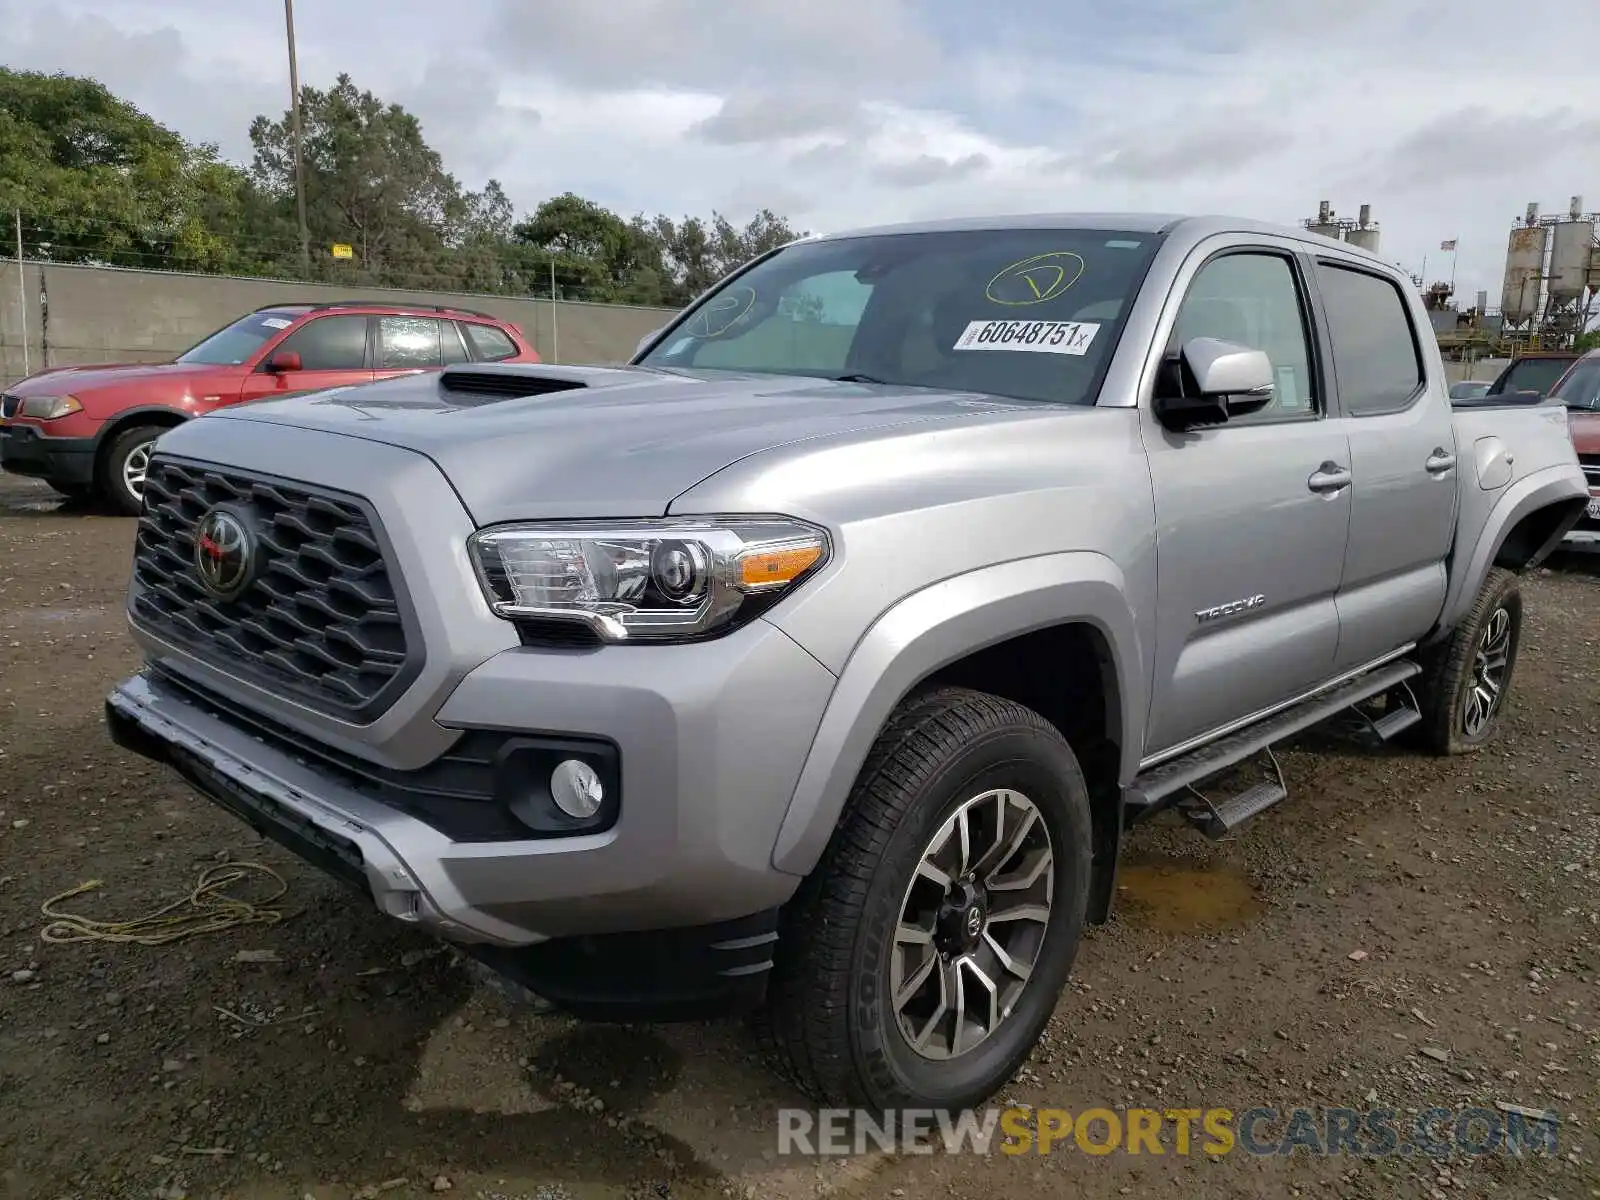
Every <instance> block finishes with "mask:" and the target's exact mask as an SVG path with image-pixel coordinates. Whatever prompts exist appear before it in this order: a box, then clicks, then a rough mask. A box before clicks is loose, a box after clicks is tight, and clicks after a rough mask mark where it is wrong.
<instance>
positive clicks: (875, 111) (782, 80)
mask: <svg viewBox="0 0 1600 1200" xmlns="http://www.w3.org/2000/svg"><path fill="white" fill-rule="evenodd" d="M1512 19H1513V18H1510V17H1508V16H1507V12H1506V10H1505V8H1504V5H1503V3H1501V2H1500V0H1453V2H1452V4H1451V5H1450V6H1449V7H1448V9H1445V8H1441V7H1439V6H1438V4H1437V3H1436V2H1435V0H1345V3H1343V4H1341V5H1339V6H1338V8H1337V10H1329V9H1328V8H1327V6H1326V5H1321V4H1314V3H1312V2H1311V0H1216V3H1213V4H1208V5H1199V4H1195V3H1193V2H1192V0H1127V2H1126V3H1123V4H1120V5H1109V6H1107V5H1102V6H1073V7H1072V9H1071V10H1070V11H1069V12H1068V13H1067V14H1066V15H1065V16H1064V15H1063V10H1062V6H1061V5H1060V3H1059V0H1012V2H1011V3H1009V4H1006V5H1003V6H990V7H988V8H985V9H982V10H978V11H976V12H975V11H974V10H973V8H972V6H971V5H970V3H969V2H968V0H807V2H806V3H803V4H796V3H794V0H746V2H745V3H743V4H741V5H739V6H737V7H736V8H731V9H730V8H729V6H728V5H726V4H725V3H724V2H723V0H612V2H611V3H609V4H605V5H598V4H595V3H593V2H592V0H540V3H538V4H529V3H526V0H458V2H457V3H455V4H454V5H452V6H451V7H450V8H449V9H448V11H446V12H441V10H440V9H439V8H438V7H437V5H436V4H434V3H432V0H384V2H383V3H381V4H380V3H379V2H378V0H340V3H339V4H338V5H310V4H307V5H301V6H299V9H298V10H297V12H296V21H297V26H298V28H297V33H298V37H299V46H300V69H301V75H302V78H303V79H304V80H305V82H307V83H310V84H314V85H316V86H322V87H325V86H327V85H328V84H329V83H331V82H332V79H333V76H334V75H335V74H336V73H337V72H339V71H341V70H344V71H349V72H350V73H351V75H352V76H353V77H354V78H355V80H356V82H357V84H358V85H359V86H361V87H364V88H371V89H372V90H374V91H375V92H377V93H378V94H379V95H381V96H384V97H385V98H388V99H394V100H399V101H402V102H403V103H405V104H406V105H407V106H408V107H410V108H411V109H412V111H414V112H416V113H417V115H418V116H419V117H420V119H421V120H422V122H423V127H424V130H425V132H426V134H427V136H428V138H429V140H430V141H431V142H432V144H433V145H434V146H435V147H436V148H437V149H438V150H439V151H440V153H441V154H442V155H443V156H444V159H445V162H446V163H447V165H448V166H449V167H450V169H451V170H452V171H453V172H455V173H456V174H457V175H458V177H460V178H461V179H462V181H463V182H464V183H466V184H467V185H468V186H471V187H478V186H481V184H482V182H483V180H484V179H485V178H487V177H488V176H490V175H493V176H495V177H498V178H499V179H500V180H501V181H502V183H503V184H504V185H505V187H506V190H507V192H508V194H509V195H510V196H511V197H512V199H513V200H514V201H515V202H516V203H518V204H519V205H520V206H521V207H523V208H524V209H530V208H532V207H534V206H535V205H537V204H538V203H539V202H540V201H541V200H543V199H544V198H546V197H548V196H550V195H554V194H557V193H559V192H563V191H567V190H569V189H570V190H573V191H577V192H579V193H580V194H583V195H586V196H589V197H591V198H593V199H595V200H597V201H599V202H601V203H604V204H607V205H610V206H612V207H614V208H616V209H618V210H619V211H621V212H623V213H624V214H629V215H631V214H632V213H634V212H639V211H643V212H649V213H654V212H668V213H677V214H682V213H694V212H699V213H705V212H709V211H710V210H712V209H720V210H721V211H723V212H725V213H727V214H728V215H729V217H730V218H732V219H741V218H743V217H747V216H748V215H749V214H750V213H751V212H753V211H754V210H755V209H757V208H760V207H771V208H772V209H774V210H775V211H779V212H785V211H787V212H790V213H793V214H795V215H796V218H797V219H799V217H800V215H801V213H802V211H803V213H804V223H805V224H806V225H807V226H808V227H811V228H816V229H828V228H840V227H847V226H858V225H867V224H875V223H879V222H883V221H894V220H900V219H919V218H923V217H928V216H936V215H944V214H954V213H986V212H1000V211H1011V212H1027V211H1048V210H1061V209H1101V210H1118V209H1139V210H1146V211H1161V212H1173V211H1180V212H1181V211H1206V212H1235V213H1238V214H1240V215H1243V216H1251V217H1258V218H1264V219H1267V220H1276V221H1281V222H1286V223H1291V224H1292V223H1296V222H1298V221H1300V220H1302V219H1304V218H1306V217H1309V216H1310V215H1312V214H1313V213H1314V212H1315V211H1316V205H1317V202H1318V201H1319V200H1322V199H1327V200H1330V201H1331V202H1332V203H1333V204H1334V206H1335V207H1336V208H1337V209H1338V211H1339V212H1341V213H1347V212H1354V211H1355V209H1356V207H1357V205H1359V204H1362V203H1370V204H1372V205H1373V210H1374V214H1375V216H1376V217H1377V219H1378V220H1379V221H1380V222H1381V224H1382V230H1383V243H1382V250H1381V252H1382V253H1383V255H1384V256H1385V257H1387V258H1391V259H1394V260H1398V261H1401V262H1403V263H1405V264H1406V265H1407V266H1408V267H1409V268H1410V269H1413V270H1420V269H1421V267H1422V260H1423V258H1424V257H1425V256H1426V257H1427V260H1428V274H1429V275H1430V276H1436V275H1437V274H1439V273H1441V272H1442V273H1443V274H1446V275H1447V274H1448V272H1449V269H1450V265H1451V264H1448V263H1445V261H1444V260H1445V259H1446V258H1447V257H1448V256H1446V255H1441V253H1440V251H1439V250H1438V245H1439V242H1440V241H1441V240H1445V239H1450V238H1457V239H1459V244H1460V247H1461V251H1460V254H1459V257H1458V258H1457V260H1456V261H1455V262H1454V267H1455V269H1456V275H1457V283H1458V286H1459V287H1460V289H1461V291H1462V292H1463V294H1467V295H1470V294H1471V292H1472V291H1473V290H1475V289H1476V288H1479V287H1487V288H1489V289H1490V290H1491V291H1493V292H1498V287H1499V274H1500V269H1501V262H1502V256H1503V253H1504V247H1505V240H1506V232H1507V230H1508V229H1509V227H1510V225H1511V224H1512V222H1513V221H1514V220H1515V219H1516V217H1517V216H1518V215H1519V214H1520V213H1521V212H1522V210H1523V208H1524V207H1525V206H1526V204H1527V203H1528V202H1529V201H1538V202H1540V203H1541V204H1542V205H1543V206H1544V209H1545V211H1547V212H1551V211H1557V210H1564V209H1565V207H1566V204H1567V200H1568V197H1569V196H1571V195H1572V194H1573V193H1575V192H1582V191H1583V190H1584V189H1585V187H1586V186H1588V187H1589V188H1590V189H1591V190H1592V191H1593V192H1594V193H1595V194H1594V195H1593V196H1592V197H1591V203H1590V205H1589V207H1591V208H1595V207H1600V181H1595V180H1594V179H1592V178H1586V176H1585V172H1586V171H1589V170H1591V169H1592V165H1593V164H1594V163H1595V162H1597V161H1600V130H1597V129H1596V118H1595V117H1594V116H1593V115H1591V113H1590V112H1589V111H1588V110H1586V109H1584V108H1583V106H1582V104H1581V100H1580V99H1579V98H1581V97H1584V96H1587V95H1589V94H1590V93H1591V92H1592V91H1593V80H1594V67H1593V58H1592V55H1593V47H1594V46H1595V45H1597V44H1600V8H1597V7H1596V6H1594V5H1587V6H1585V5H1581V4H1580V5H1574V4H1572V3H1570V0H1522V3H1521V4H1519V5H1518V7H1517V9H1516V12H1515V16H1514V21H1515V25H1514V26H1513V25H1512V24H1510V22H1511V21H1512ZM0 29H5V30H6V42H5V49H4V51H0V54H3V56H4V58H5V60H6V61H7V62H8V64H9V65H13V66H28V67H41V68H44V69H52V70H53V69H60V70H68V71H75V72H79V73H85V74H92V75H95V76H97V77H98V78H100V79H102V80H103V81H104V82H105V83H106V84H107V85H108V86H109V87H111V88H112V89H113V90H115V91H117V92H118V93H119V94H122V95H124V96H126V97H128V98H129V99H131V100H133V101H134V102H135V103H137V104H139V105H140V106H141V107H143V108H144V109H145V110H146V111H148V112H150V113H151V114H152V115H153V116H155V117H157V118H158V119H159V120H162V121H163V122H165V123H167V124H169V125H171V126H172V127H174V128H176V129H179V130H180V131H181V132H183V133H184V134H186V135H187V136H189V137H191V138H196V139H206V140H214V141H218V142H220V143H221V144H222V147H223V149H224V152H225V153H229V154H233V155H236V156H247V155H248V149H249V147H248V140H247V138H246V136H245V131H246V129H247V128H248V122H249V118H250V117H251V116H253V115H255V113H257V112H268V113H272V114H273V115H276V114H277V113H279V112H281V111H282V110H283V108H284V107H285V103H286V100H287V83H286V79H285V56H284V53H283V45H284V39H283V26H282V11H281V7H280V6H277V5H275V4H267V5H248V6H246V5H218V4H216V3H215V2H214V0H0ZM1515 30H1521V31H1525V32H1526V36H1529V37H1533V38H1535V39H1536V43H1537V46H1538V51H1537V56H1536V57H1537V62H1534V63H1531V64H1530V61H1529V60H1528V59H1527V58H1526V56H1521V55H1518V54H1515V53H1510V52H1508V49H1507V46H1508V43H1509V39H1510V38H1511V36H1512V34H1513V32H1514V31H1515ZM1517 36H1523V34H1520V33H1519V34H1517ZM1528 44H1529V45H1533V44H1535V43H1534V42H1533V41H1530V42H1529V43H1528ZM1441 264H1444V265H1443V266H1442V267H1441Z"/></svg>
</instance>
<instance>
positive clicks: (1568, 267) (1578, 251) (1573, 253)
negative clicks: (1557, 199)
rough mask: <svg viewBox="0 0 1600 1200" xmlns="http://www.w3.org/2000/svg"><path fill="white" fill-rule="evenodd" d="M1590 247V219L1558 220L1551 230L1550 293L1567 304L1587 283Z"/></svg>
mask: <svg viewBox="0 0 1600 1200" xmlns="http://www.w3.org/2000/svg"><path fill="white" fill-rule="evenodd" d="M1593 250H1594V222H1593V221H1592V220H1589V221H1562V222H1561V223H1560V224H1559V225H1557V226H1555V228H1554V229H1553V230H1552V231H1551V238H1550V297H1551V299H1553V300H1555V301H1556V302H1557V303H1560V304H1567V303H1570V302H1571V301H1574V300H1577V299H1579V298H1580V297H1582V295H1583V292H1584V289H1585V288H1586V287H1588V286H1589V260H1590V255H1591V253H1592V252H1593Z"/></svg>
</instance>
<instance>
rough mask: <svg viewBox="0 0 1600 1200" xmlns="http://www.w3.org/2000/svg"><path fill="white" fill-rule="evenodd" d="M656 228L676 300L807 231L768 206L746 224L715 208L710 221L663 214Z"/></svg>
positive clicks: (692, 294)
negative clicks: (800, 230)
mask: <svg viewBox="0 0 1600 1200" xmlns="http://www.w3.org/2000/svg"><path fill="white" fill-rule="evenodd" d="M651 231H652V232H653V233H654V234H655V236H656V239H657V240H658V241H659V242H660V243H661V248H662V254H663V257H664V258H665V260H666V265H667V268H668V272H669V277H670V280H671V283H672V285H673V288H672V290H673V292H674V295H673V302H674V303H677V304H686V303H688V302H689V301H690V300H692V299H693V298H694V297H695V296H698V295H699V294H700V293H701V292H703V291H705V290H706V289H707V288H709V287H710V286H711V285H712V284H714V283H716V281H717V280H719V279H721V278H722V277H723V276H724V275H726V274H728V272H730V271H732V270H734V269H735V268H737V267H740V266H743V265H744V264H745V263H747V262H749V261H750V260H751V259H753V258H757V257H759V256H761V255H763V254H765V253H767V251H769V250H775V249H777V248H778V247H779V246H782V245H783V244H784V243H786V242H792V241H794V240H795V239H796V238H797V237H802V236H804V235H803V234H799V233H796V232H795V231H794V229H793V228H792V227H791V226H790V225H789V222H788V221H786V220H784V218H782V217H780V216H778V215H777V214H776V213H774V212H772V210H771V209H766V208H764V209H762V210H761V211H760V212H759V213H757V214H756V215H755V216H754V217H753V218H752V219H751V220H750V222H749V223H748V224H746V225H745V226H744V227H743V228H742V229H740V228H736V227H735V226H734V225H733V223H732V222H731V221H729V220H728V218H727V217H725V216H723V215H722V214H721V213H717V212H714V213H712V214H711V223H710V225H709V226H708V225H707V224H706V223H705V222H704V221H702V220H701V219H700V218H699V217H685V218H684V219H683V220H682V221H674V220H672V218H670V217H667V216H658V217H656V219H655V221H654V222H653V223H652V225H651Z"/></svg>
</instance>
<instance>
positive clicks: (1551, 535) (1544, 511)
mask: <svg viewBox="0 0 1600 1200" xmlns="http://www.w3.org/2000/svg"><path fill="white" fill-rule="evenodd" d="M1587 504H1588V501H1587V500H1586V499H1584V498H1583V497H1579V498H1577V499H1574V500H1562V501H1560V502H1559V503H1556V504H1547V505H1545V506H1544V507H1543V508H1536V509H1534V510H1533V511H1532V512H1531V513H1529V514H1528V515H1527V516H1525V517H1523V518H1522V520H1520V521H1518V522H1517V523H1516V524H1515V525H1514V526H1512V528H1511V532H1510V533H1508V534H1506V536H1505V540H1504V541H1502V542H1501V543H1500V548H1499V549H1498V550H1496V551H1495V555H1494V565H1495V566H1497V567H1505V568H1506V569H1507V570H1511V571H1521V570H1524V569H1525V568H1527V567H1531V566H1536V565H1537V564H1538V562H1539V561H1540V560H1541V559H1542V558H1543V557H1544V556H1545V555H1546V554H1547V553H1549V552H1550V551H1551V550H1552V549H1554V547H1555V544H1556V542H1557V541H1558V540H1559V538H1560V535H1561V534H1563V533H1564V532H1565V531H1566V527H1570V525H1571V524H1572V522H1574V521H1576V520H1577V519H1578V518H1579V517H1581V516H1582V515H1583V510H1584V508H1585V507H1586V506H1587Z"/></svg>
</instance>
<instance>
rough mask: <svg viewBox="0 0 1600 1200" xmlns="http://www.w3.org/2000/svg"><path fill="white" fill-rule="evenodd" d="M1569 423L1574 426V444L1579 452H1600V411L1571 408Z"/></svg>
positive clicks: (1568, 416) (1568, 417)
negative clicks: (1578, 410) (1580, 410)
mask: <svg viewBox="0 0 1600 1200" xmlns="http://www.w3.org/2000/svg"><path fill="white" fill-rule="evenodd" d="M1567 424H1568V425H1569V426H1571V428H1572V444H1573V445H1574V446H1576V447H1577V448H1578V453H1579V454H1600V413H1595V412H1577V411H1574V410H1573V409H1570V408H1569V409H1568V410H1567Z"/></svg>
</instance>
